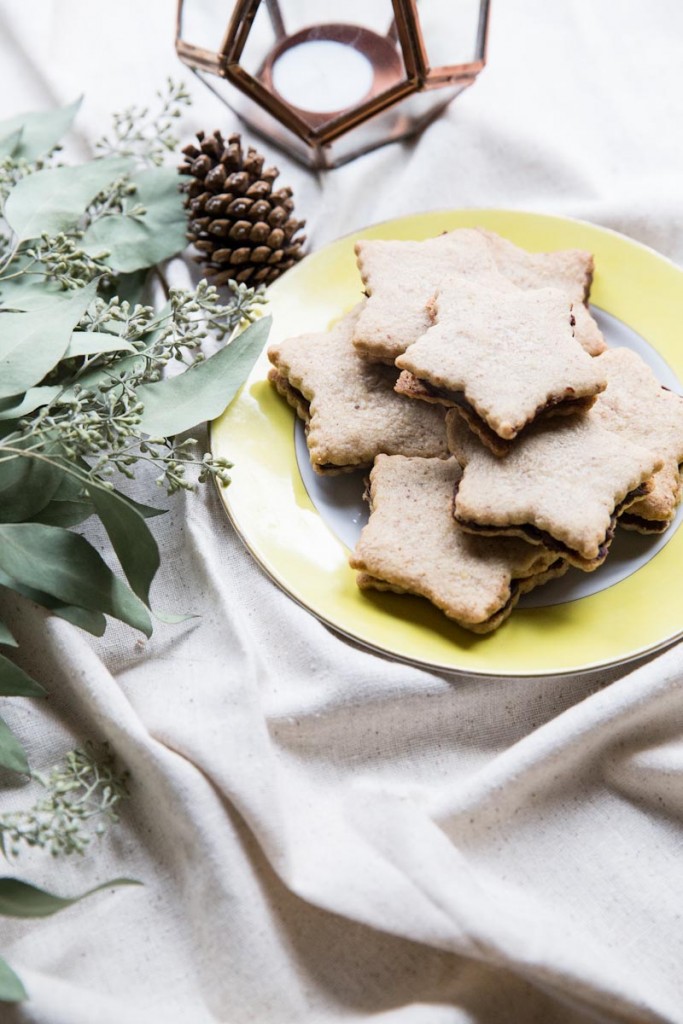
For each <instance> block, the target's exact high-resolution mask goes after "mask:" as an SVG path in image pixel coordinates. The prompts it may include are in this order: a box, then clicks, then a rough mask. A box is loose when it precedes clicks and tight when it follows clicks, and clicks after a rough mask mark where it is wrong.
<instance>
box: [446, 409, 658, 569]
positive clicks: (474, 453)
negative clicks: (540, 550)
mask: <svg viewBox="0 0 683 1024" xmlns="http://www.w3.org/2000/svg"><path fill="white" fill-rule="evenodd" d="M446 423H447V428H448V443H449V447H450V449H451V451H452V452H453V453H454V455H455V456H456V458H457V459H458V460H459V462H460V463H461V465H462V466H463V467H464V468H463V475H462V480H461V481H460V483H459V485H458V489H457V494H456V497H455V503H454V514H455V517H456V520H457V521H458V522H459V523H460V524H461V526H463V527H464V528H465V529H467V530H472V531H474V532H476V533H486V534H490V535H497V534H508V535H512V536H520V537H525V538H527V539H528V540H531V541H533V542H534V543H538V544H544V545H546V546H548V547H549V548H551V549H552V550H554V551H557V552H558V553H560V554H561V555H562V556H563V557H564V558H566V559H567V560H568V561H569V562H571V563H572V564H573V565H576V566H577V567H578V568H580V569H584V570H586V571H591V570H592V569H595V568H597V566H598V565H600V564H601V563H602V562H603V561H604V560H605V557H606V556H607V551H608V550H609V545H610V543H611V540H612V534H613V531H614V524H615V519H616V516H617V515H618V514H619V512H620V511H621V510H622V508H625V507H627V504H628V503H631V502H632V501H635V499H636V498H638V497H640V496H641V493H642V492H641V491H640V488H641V487H645V488H648V484H647V483H646V482H647V481H649V478H650V477H651V476H652V474H653V473H655V472H656V471H657V470H658V469H661V467H662V464H663V462H662V459H661V458H660V457H659V456H658V455H656V454H655V453H653V452H652V451H650V450H648V449H647V448H643V447H641V446H640V445H637V444H635V443H634V442H632V441H630V440H628V438H626V437H624V436H623V435H621V434H616V433H614V432H613V431H611V430H606V429H605V427H604V426H602V424H601V423H599V422H598V420H597V419H596V418H595V417H594V416H593V413H592V411H591V412H588V413H584V414H581V415H576V416H566V417H559V418H557V419H552V420H546V421H543V422H540V423H537V424H534V425H533V426H532V427H530V428H529V430H528V432H527V433H525V435H524V436H523V437H520V438H519V439H518V441H517V443H516V444H515V445H514V447H513V448H512V450H511V451H510V454H509V455H508V456H507V458H506V459H498V458H496V456H495V455H493V454H492V453H491V452H490V451H489V450H488V449H487V448H485V447H484V445H483V444H481V442H480V441H479V440H478V439H477V438H476V437H475V436H474V434H473V433H472V432H471V430H469V428H468V427H467V426H466V424H465V423H463V421H462V419H461V418H460V416H458V414H457V413H456V412H455V411H454V410H450V411H449V412H448V414H447V416H446Z"/></svg>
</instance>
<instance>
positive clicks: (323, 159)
mask: <svg viewBox="0 0 683 1024" xmlns="http://www.w3.org/2000/svg"><path fill="white" fill-rule="evenodd" d="M488 9H489V0H422V2H420V3H418V0H344V2H343V3H341V2H339V0H227V2H226V0H179V3H178V23H177V32H176V50H177V53H178V56H179V57H180V59H181V60H182V61H183V62H184V63H185V64H187V65H189V67H191V68H192V69H193V71H195V72H196V73H197V75H199V77H200V78H202V80H203V81H204V82H205V83H206V84H207V85H208V86H209V87H210V88H211V89H212V90H213V91H214V92H215V93H217V95H218V96H220V98H221V99H223V100H224V101H225V102H226V103H227V104H228V105H229V106H230V107H231V109H232V110H234V111H235V113H237V114H238V115H239V116H240V117H241V118H242V120H243V121H245V122H246V124H248V125H249V126H250V127H251V128H252V129H253V130H254V131H256V132H258V133H259V134H261V135H264V136H266V137H267V138H268V139H270V140H272V141H273V142H275V143H276V144H277V145H279V146H280V147H281V148H283V149H285V150H286V151H287V152H288V153H289V154H290V155H291V156H293V157H295V158H296V159H298V160H299V161H300V162H302V163H304V164H306V165H308V166H310V167H336V166H338V165H339V164H342V163H345V162H346V161H347V160H351V159H353V158H354V157H356V156H359V155H360V154H361V153H365V152H367V151H368V150H370V149H375V148H376V147H377V146H381V145H383V144H384V143H386V142H392V141H395V140H396V139H401V138H406V137H407V136H409V135H413V134H415V133H416V132H419V131H420V130H421V129H422V128H424V127H425V125H427V124H428V123H429V122H430V121H432V120H433V119H434V118H435V117H436V116H437V114H438V113H439V112H440V111H441V110H443V108H444V107H445V106H446V105H447V104H448V103H450V102H451V100H452V99H453V98H454V97H455V96H457V94H458V93H460V92H462V90H463V89H464V88H466V86H468V85H471V84H472V82H473V81H474V79H475V78H476V77H477V75H478V74H479V72H480V71H481V69H482V68H483V67H484V64H485V63H486V37H487V31H488ZM340 19H343V20H340Z"/></svg>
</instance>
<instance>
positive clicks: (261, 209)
mask: <svg viewBox="0 0 683 1024" xmlns="http://www.w3.org/2000/svg"><path fill="white" fill-rule="evenodd" d="M197 139H198V144H197V145H192V144H191V145H189V146H185V148H184V149H183V153H184V155H185V161H184V163H183V164H182V165H181V166H180V167H179V168H178V170H179V172H180V173H181V174H185V175H189V180H186V181H184V182H183V184H182V186H181V188H182V190H183V191H184V192H185V193H186V199H185V207H186V209H187V214H188V233H187V237H188V239H189V240H190V242H192V244H193V245H194V247H195V249H196V250H197V253H198V255H197V256H195V259H196V260H197V262H199V263H203V264H204V272H205V274H206V275H207V276H208V277H211V279H212V281H213V283H214V284H216V285H222V284H226V283H227V282H228V281H237V282H238V283H239V282H245V283H248V284H250V285H259V284H270V283H271V282H272V281H274V280H275V279H276V278H277V277H279V276H280V274H282V273H284V271H285V270H289V268H290V267H291V266H293V265H294V263H296V262H297V261H298V260H300V259H301V257H302V256H303V252H302V246H303V243H304V242H305V240H306V239H305V236H304V235H301V234H300V231H301V228H303V226H304V224H305V221H303V220H297V218H296V217H295V216H294V201H293V199H292V190H291V188H279V189H277V190H275V189H274V188H273V186H274V182H275V179H276V178H277V176H278V174H279V171H278V170H277V168H276V167H267V168H264V166H263V164H264V157H263V156H262V155H261V154H260V153H258V152H257V151H256V150H255V149H253V148H252V147H251V146H250V147H249V148H248V149H247V152H246V155H245V154H244V151H243V149H242V144H241V138H240V136H239V135H237V134H235V135H229V136H228V138H227V139H224V138H223V136H222V135H221V133H220V132H219V131H216V132H214V133H213V135H210V136H208V137H207V136H206V135H205V134H204V132H197Z"/></svg>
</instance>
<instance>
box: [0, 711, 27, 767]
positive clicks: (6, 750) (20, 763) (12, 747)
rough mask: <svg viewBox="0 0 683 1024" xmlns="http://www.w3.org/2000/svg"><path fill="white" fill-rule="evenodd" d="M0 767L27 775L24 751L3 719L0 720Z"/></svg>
mask: <svg viewBox="0 0 683 1024" xmlns="http://www.w3.org/2000/svg"><path fill="white" fill-rule="evenodd" d="M0 765H2V766H3V768H9V769H10V770H11V771H13V772H23V773H24V774H25V775H28V773H29V766H28V761H27V759H26V751H25V750H24V748H23V747H22V745H21V743H20V742H19V740H18V739H17V738H16V736H15V735H14V733H13V732H12V730H11V729H10V727H9V726H8V725H7V723H6V722H5V720H4V719H3V718H0Z"/></svg>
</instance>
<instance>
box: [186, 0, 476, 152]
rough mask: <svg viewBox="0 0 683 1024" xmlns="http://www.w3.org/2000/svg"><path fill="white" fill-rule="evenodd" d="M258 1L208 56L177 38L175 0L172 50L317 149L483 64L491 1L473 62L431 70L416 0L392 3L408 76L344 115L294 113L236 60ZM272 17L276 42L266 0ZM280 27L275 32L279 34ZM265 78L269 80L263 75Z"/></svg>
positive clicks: (465, 77)
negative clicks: (415, 95)
mask: <svg viewBox="0 0 683 1024" xmlns="http://www.w3.org/2000/svg"><path fill="white" fill-rule="evenodd" d="M261 2H262V0H237V3H236V4H235V7H234V10H233V12H232V16H231V18H230V21H229V24H228V26H227V28H226V31H225V35H224V37H223V41H222V43H221V47H220V50H219V51H218V52H212V51H210V50H204V49H201V48H200V47H196V46H192V45H191V44H190V43H186V42H185V41H184V40H183V39H181V38H180V29H181V18H182V8H183V4H184V0H179V2H178V9H177V24H176V52H177V53H178V56H179V57H180V58H181V60H183V61H184V62H185V63H187V64H189V65H190V66H191V67H195V68H199V69H201V70H203V71H209V72H212V73H214V74H217V75H219V76H220V77H222V78H225V79H226V80H227V81H229V82H231V83H232V84H233V85H234V86H235V87H236V88H237V89H239V90H240V91H241V92H243V93H244V94H245V95H246V96H248V97H249V98H250V99H251V100H253V101H254V102H255V103H257V104H258V105H259V106H261V107H263V108H264V109H265V110H266V111H267V112H268V113H269V114H271V115H272V116H273V117H274V118H275V119H276V120H278V121H280V123H281V124H283V125H284V126H285V127H286V128H288V129H289V130H290V131H291V132H292V133H293V134H294V135H296V136H298V137H299V138H300V139H302V140H303V141H304V142H306V143H308V144H309V145H311V146H314V147H315V148H319V147H322V146H326V145H329V144H330V143H331V142H333V141H334V140H335V139H337V138H339V136H340V135H343V134H345V133H346V132H348V131H350V130H351V129H352V128H354V127H356V125H358V124H360V123H362V122H363V121H367V120H369V119H370V118H372V117H374V116H375V115H376V114H379V113H380V112H381V111H383V110H386V109H387V108H388V107H391V106H393V104H394V103H396V102H398V101H399V100H401V99H403V98H404V97H405V96H409V95H411V94H412V93H415V92H420V91H422V90H424V89H435V88H441V87H443V86H447V85H460V86H462V87H464V86H466V85H469V84H471V83H472V82H473V81H474V79H475V78H476V76H477V75H478V73H479V72H480V71H481V70H482V68H483V67H484V65H485V63H486V38H487V27H488V15H489V0H483V2H482V4H481V7H480V16H479V24H478V29H477V43H476V53H475V59H474V60H473V61H470V62H468V63H466V64H456V65H445V66H442V67H436V68H432V67H430V65H429V57H428V54H427V49H426V46H425V41H424V38H423V35H422V30H421V28H420V18H419V13H418V9H417V0H391V3H392V7H393V9H394V25H393V26H392V31H391V32H390V35H392V36H394V35H395V36H396V37H397V38H398V41H399V43H400V47H401V51H402V53H403V61H404V64H405V70H406V76H405V78H404V79H403V80H402V81H399V82H397V83H396V84H395V85H393V86H389V87H388V88H386V89H385V90H383V91H379V92H377V93H373V94H372V95H370V96H369V97H368V98H367V99H366V100H364V101H363V102H362V103H360V104H358V105H357V106H355V107H352V108H350V109H348V110H345V111H340V112H334V113H333V114H332V115H324V116H322V117H321V116H320V115H317V114H311V113H310V112H308V111H302V110H298V109H297V108H295V107H293V106H292V105H290V104H289V103H287V102H285V101H284V100H283V99H281V98H280V97H279V96H278V95H277V93H275V92H273V91H271V89H269V88H267V87H266V86H265V85H264V84H263V82H261V81H259V80H258V79H257V78H255V77H254V76H253V75H251V74H250V73H249V72H248V71H245V69H244V68H243V67H241V66H240V63H239V60H240V57H241V56H242V52H243V50H244V47H245V45H246V42H247V38H248V35H249V31H250V30H251V26H252V24H253V22H254V18H255V17H256V13H257V11H258V8H259V6H260V4H261ZM264 2H265V3H266V5H267V6H268V9H269V12H270V14H271V20H272V21H273V23H274V26H275V29H276V34H278V38H279V39H282V38H283V36H284V35H285V33H284V26H283V24H282V19H281V17H280V12H279V7H278V5H277V0H264ZM278 25H279V33H278ZM266 77H268V76H266Z"/></svg>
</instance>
